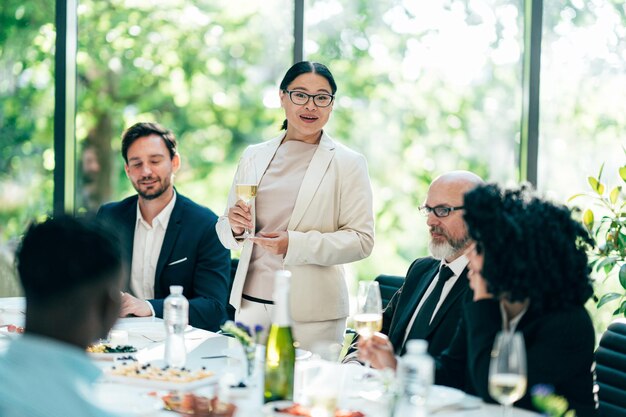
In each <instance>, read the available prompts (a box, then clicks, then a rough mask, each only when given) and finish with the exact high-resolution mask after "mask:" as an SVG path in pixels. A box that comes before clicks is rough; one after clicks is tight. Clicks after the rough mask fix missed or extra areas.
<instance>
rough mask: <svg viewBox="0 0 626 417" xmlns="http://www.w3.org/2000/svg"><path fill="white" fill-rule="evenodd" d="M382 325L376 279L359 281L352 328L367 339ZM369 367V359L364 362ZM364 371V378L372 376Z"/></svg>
mask: <svg viewBox="0 0 626 417" xmlns="http://www.w3.org/2000/svg"><path fill="white" fill-rule="evenodd" d="M382 327H383V302H382V298H381V296H380V287H379V286H378V282H377V281H360V282H359V289H358V291H357V296H356V314H355V315H354V328H355V330H356V331H357V333H358V334H359V337H362V338H365V339H368V338H370V337H372V335H373V334H374V333H375V332H379V331H380V330H381V329H382ZM365 366H366V367H368V368H369V366H370V364H369V361H366V362H365ZM372 376H373V374H372V373H366V374H365V375H364V378H368V377H372Z"/></svg>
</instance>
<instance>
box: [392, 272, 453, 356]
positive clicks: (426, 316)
mask: <svg viewBox="0 0 626 417" xmlns="http://www.w3.org/2000/svg"><path fill="white" fill-rule="evenodd" d="M453 275H454V272H452V270H451V269H450V268H448V267H447V266H446V265H442V266H441V269H440V270H439V277H438V278H437V283H436V284H435V288H434V289H433V290H432V292H431V293H430V294H429V295H428V298H427V299H426V300H425V301H424V304H422V308H420V310H419V311H418V312H417V316H416V317H415V321H413V327H412V328H411V330H410V331H409V335H408V336H407V338H406V340H411V339H425V338H426V336H427V335H428V331H429V329H430V319H431V318H432V317H433V312H434V311H435V307H437V303H439V298H441V292H442V291H443V286H444V285H445V283H446V281H448V279H450V277H452V276H453ZM402 350H403V351H404V346H403V347H402Z"/></svg>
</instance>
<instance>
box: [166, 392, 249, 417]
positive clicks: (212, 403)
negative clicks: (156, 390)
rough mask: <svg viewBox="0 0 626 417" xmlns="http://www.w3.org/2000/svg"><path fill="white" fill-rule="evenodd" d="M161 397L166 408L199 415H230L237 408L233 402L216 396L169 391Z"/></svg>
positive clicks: (228, 416)
mask: <svg viewBox="0 0 626 417" xmlns="http://www.w3.org/2000/svg"><path fill="white" fill-rule="evenodd" d="M162 398H163V402H164V403H165V408H166V409H167V410H170V411H176V412H177V413H181V414H188V415H196V416H199V417H232V416H233V414H234V413H235V410H236V409H237V407H236V406H235V405H233V404H230V403H222V402H220V401H219V400H218V398H217V397H213V398H211V399H209V398H208V397H203V396H200V395H195V394H191V393H187V394H181V393H169V394H167V395H164V396H163V397H162Z"/></svg>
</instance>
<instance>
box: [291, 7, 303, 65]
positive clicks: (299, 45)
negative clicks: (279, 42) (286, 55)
mask: <svg viewBox="0 0 626 417" xmlns="http://www.w3.org/2000/svg"><path fill="white" fill-rule="evenodd" d="M300 61H304V0H295V1H294V12H293V62H294V64H295V63H296V62H300Z"/></svg>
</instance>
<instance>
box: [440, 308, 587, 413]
mask: <svg viewBox="0 0 626 417" xmlns="http://www.w3.org/2000/svg"><path fill="white" fill-rule="evenodd" d="M501 329H502V315H501V312H500V306H499V303H498V301H497V300H493V299H489V300H480V301H477V302H472V303H468V304H467V305H466V306H465V309H464V317H463V321H462V323H461V326H459V329H458V333H457V334H456V335H455V336H454V340H453V341H452V344H451V346H450V348H449V350H448V351H446V352H445V353H444V354H443V355H442V356H441V357H439V358H438V361H437V374H436V382H437V383H438V384H446V385H454V384H448V383H447V382H449V380H450V379H452V380H454V379H457V378H458V375H459V374H463V373H464V370H463V367H464V366H467V368H468V370H469V372H468V373H467V375H470V383H471V385H472V388H473V390H475V392H476V393H478V395H479V396H480V397H482V398H483V399H484V400H485V401H490V402H493V400H492V399H491V397H490V396H489V387H488V379H489V362H490V354H491V348H492V346H493V342H494V340H495V336H496V333H497V332H498V331H499V330H501ZM516 330H517V331H519V332H521V333H522V334H523V336H524V342H525V345H526V357H527V359H526V362H527V363H526V366H527V372H528V388H527V391H526V395H525V396H524V397H523V398H522V399H521V400H520V401H518V402H516V403H515V405H516V406H518V407H523V408H527V409H531V410H532V409H533V406H532V404H531V397H530V392H531V391H532V387H533V386H535V385H537V384H549V385H552V386H553V387H554V390H555V394H557V395H561V396H563V397H565V398H566V399H567V401H568V402H569V407H570V409H575V410H576V415H577V416H579V417H587V416H596V415H597V411H596V399H595V395H594V393H593V385H594V383H593V379H594V376H593V370H592V367H593V362H594V356H593V351H594V348H595V333H594V329H593V324H592V322H591V318H590V317H589V314H588V313H587V311H586V310H585V308H584V307H583V306H580V307H574V308H569V309H563V310H562V311H555V312H548V313H541V312H538V311H536V310H533V309H532V304H531V307H530V308H529V309H528V311H527V312H526V313H525V314H524V316H523V317H522V319H521V320H520V322H519V323H518V325H517V329H516ZM455 374H456V375H457V377H456V378H454V377H452V376H453V375H455ZM451 377H452V378H451ZM470 392H471V391H470Z"/></svg>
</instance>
